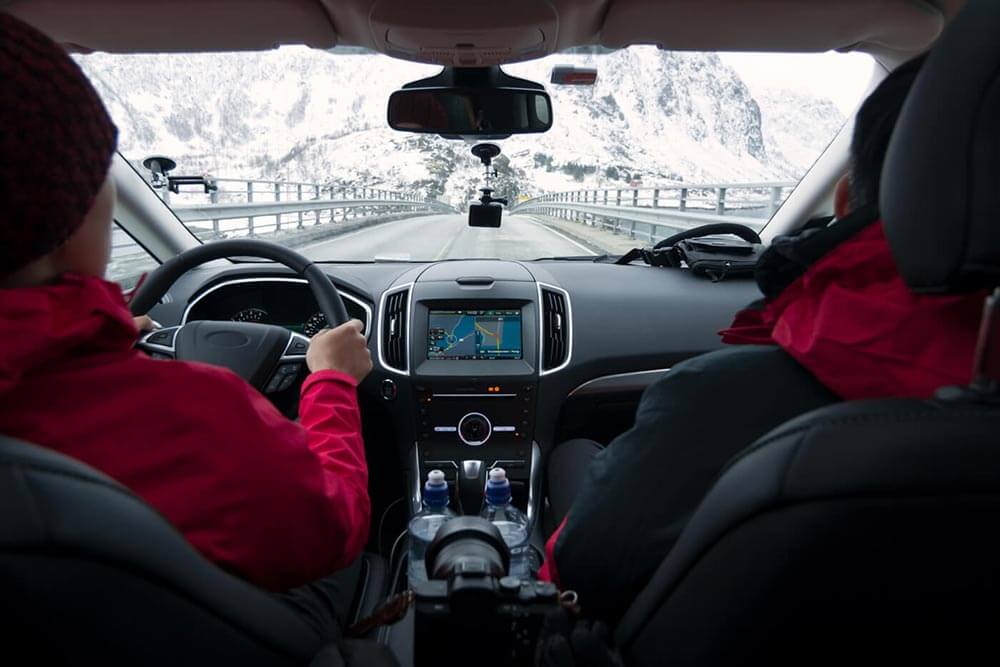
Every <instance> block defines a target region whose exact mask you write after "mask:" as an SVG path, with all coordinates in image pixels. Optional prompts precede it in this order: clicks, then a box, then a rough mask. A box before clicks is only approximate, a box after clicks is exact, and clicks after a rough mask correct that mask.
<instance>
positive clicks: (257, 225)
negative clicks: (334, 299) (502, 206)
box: [158, 177, 453, 240]
mask: <svg viewBox="0 0 1000 667" xmlns="http://www.w3.org/2000/svg"><path fill="white" fill-rule="evenodd" d="M206 181H207V182H208V184H209V186H208V187H205V188H202V189H200V190H198V191H190V190H182V191H181V192H179V193H173V194H172V193H171V192H170V191H169V190H167V189H166V188H160V189H159V190H158V193H159V194H160V196H161V197H162V198H163V200H164V201H165V202H167V203H168V204H170V206H171V209H172V210H173V212H174V214H175V215H176V216H177V217H178V219H180V220H181V222H184V223H196V222H204V223H206V224H205V225H201V226H199V225H188V227H189V228H192V231H194V232H195V233H196V234H197V235H198V236H199V237H201V238H202V239H203V240H207V239H216V238H225V237H228V236H259V235H261V234H269V233H279V232H282V231H288V232H293V231H294V230H305V229H307V228H308V229H311V228H312V227H314V226H316V225H330V224H338V225H339V224H341V223H352V225H353V223H354V222H355V221H358V222H363V221H364V220H365V219H367V220H369V221H372V222H374V221H380V220H384V219H387V218H388V219H391V218H392V217H398V216H401V215H406V216H415V215H430V214H434V213H447V212H451V211H452V210H453V209H452V208H451V207H450V206H448V205H447V204H443V203H441V202H437V201H426V200H423V199H420V198H419V197H418V196H417V195H415V194H413V193H408V192H396V191H392V190H385V189H382V188H369V187H342V186H336V185H323V184H320V183H299V182H289V181H263V180H243V179H234V178H211V177H206ZM234 185H235V187H234ZM206 190H207V191H206ZM317 231H318V230H317Z"/></svg>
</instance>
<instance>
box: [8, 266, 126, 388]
mask: <svg viewBox="0 0 1000 667" xmlns="http://www.w3.org/2000/svg"><path fill="white" fill-rule="evenodd" d="M138 333H139V332H138V330H137V329H136V328H135V324H134V322H133V321H132V315H131V314H130V313H129V311H128V308H127V307H126V306H125V300H124V298H123V297H122V292H121V288H119V287H118V285H116V284H115V283H111V282H108V281H106V280H101V279H100V278H94V277H89V276H80V275H74V274H67V275H65V276H63V277H62V279H61V280H60V281H59V282H58V283H55V284H52V285H43V286H40V287H17V288H11V289H0V400H2V397H3V396H4V395H5V394H6V393H8V392H9V391H11V390H12V389H13V388H15V387H16V386H17V383H18V382H19V381H20V379H21V378H22V377H23V376H25V375H26V374H29V373H31V372H32V371H33V370H34V369H42V368H45V367H47V366H50V365H52V364H61V363H74V362H78V361H80V360H85V359H87V358H88V356H89V355H93V354H95V353H100V352H104V351H121V350H123V349H128V348H129V347H131V346H132V344H133V343H134V342H135V340H136V337H137V336H138Z"/></svg>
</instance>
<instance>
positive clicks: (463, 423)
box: [458, 412, 493, 447]
mask: <svg viewBox="0 0 1000 667" xmlns="http://www.w3.org/2000/svg"><path fill="white" fill-rule="evenodd" d="M492 434H493V425H492V424H490V420H489V419H487V418H486V415H484V414H482V413H480V412H470V413H469V414H467V415H465V416H464V417H462V418H461V419H460V420H459V422H458V437H459V438H460V439H461V440H462V442H464V443H465V444H467V445H469V446H470V447H478V446H479V445H482V444H485V443H486V441H487V440H489V439H490V435H492Z"/></svg>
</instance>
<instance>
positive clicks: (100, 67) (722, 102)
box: [78, 47, 844, 203]
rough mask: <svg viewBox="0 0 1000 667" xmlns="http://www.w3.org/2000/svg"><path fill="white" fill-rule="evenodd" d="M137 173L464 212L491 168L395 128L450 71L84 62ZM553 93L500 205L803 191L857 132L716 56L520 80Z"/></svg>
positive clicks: (370, 65) (305, 58) (191, 58)
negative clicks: (163, 162)
mask: <svg viewBox="0 0 1000 667" xmlns="http://www.w3.org/2000/svg"><path fill="white" fill-rule="evenodd" d="M78 61H79V62H80V63H81V65H82V66H83V68H84V70H85V71H86V72H87V73H88V74H89V75H90V77H91V79H92V80H93V81H94V83H95V85H96V86H97V88H98V90H99V91H100V93H101V95H102V96H103V98H104V100H105V102H106V104H107V105H108V107H109V109H110V110H111V113H112V116H113V117H114V118H115V121H116V123H117V124H118V125H119V128H120V131H121V139H120V149H121V151H122V153H123V154H124V155H125V156H126V157H127V158H129V159H130V160H134V161H138V160H141V158H142V157H144V156H146V155H149V154H152V153H159V154H165V155H169V156H171V157H173V158H174V159H176V160H177V162H178V164H179V167H178V172H183V173H200V172H209V173H212V174H214V175H216V176H220V177H221V176H226V177H240V178H249V177H253V178H262V179H278V178H284V179H288V180H301V181H308V182H322V183H335V184H338V185H342V186H352V185H358V186H361V185H365V186H373V187H383V188H391V189H406V190H412V191H415V192H418V193H420V194H422V195H427V196H432V197H440V198H442V199H444V200H448V201H451V202H453V203H458V202H461V201H465V200H468V199H469V198H471V197H472V195H473V194H474V193H475V190H476V188H478V187H480V185H481V183H480V181H481V175H482V167H481V165H480V164H479V163H478V161H477V160H476V159H475V158H473V157H472V156H471V154H470V153H469V147H470V146H469V145H468V144H466V143H464V142H462V141H448V140H445V139H442V138H440V137H435V136H428V135H416V134H405V133H400V132H395V131H393V130H391V129H389V128H388V127H387V126H386V124H385V104H386V100H387V99H388V96H389V94H390V93H391V92H392V91H393V90H395V89H396V88H398V87H399V86H400V85H401V84H403V83H405V82H406V81H409V80H412V79H417V78H421V77H424V76H429V75H431V74H433V73H435V72H436V71H437V68H435V67H431V66H426V65H419V64H414V63H406V62H401V61H397V60H392V59H390V58H387V57H385V56H376V55H331V54H327V53H323V52H319V51H311V50H309V49H306V48H302V47H292V48H282V49H280V50H277V51H271V52H267V53H241V54H199V55H161V56H156V55H128V56H122V55H111V54H94V55H88V56H79V57H78ZM554 64H578V65H587V66H595V67H597V68H598V72H599V73H598V80H597V84H596V85H595V86H593V87H563V86H552V85H550V84H548V78H549V72H550V70H551V68H552V66H553V65H554ZM506 69H507V71H508V72H510V73H511V74H513V75H515V76H523V77H526V78H530V79H533V80H536V81H540V82H543V83H546V88H547V89H548V90H549V93H550V94H551V95H552V99H553V104H554V119H555V120H554V125H553V128H552V130H551V131H549V132H547V133H545V134H541V135H523V136H515V137H512V138H510V139H507V140H505V141H502V142H499V143H500V145H501V147H502V149H503V156H502V157H501V158H500V159H499V160H498V161H497V163H496V164H497V167H498V170H499V171H500V174H501V178H500V181H499V182H498V184H497V187H498V190H499V191H500V193H501V194H507V195H510V196H516V195H517V194H519V193H520V194H536V193H539V192H542V191H551V190H565V189H570V188H574V189H579V188H590V187H627V186H628V184H629V183H635V182H641V183H642V184H643V185H658V184H666V183H669V182H675V181H687V182H693V181H760V180H772V179H782V180H783V179H797V178H799V177H800V176H801V175H802V173H804V172H805V170H806V169H807V168H808V167H809V165H811V164H812V162H813V161H814V160H815V158H816V157H817V156H818V155H819V153H820V152H821V151H822V149H823V148H824V147H825V146H826V145H827V143H828V142H829V141H830V139H831V138H832V137H833V135H834V133H835V132H836V130H837V128H839V127H840V125H841V124H842V123H843V120H844V118H843V115H842V114H841V113H840V112H839V111H838V109H837V107H836V106H834V105H833V104H832V103H831V102H830V101H828V100H823V99H817V98H814V97H808V96H805V95H803V94H801V93H796V92H789V91H764V93H763V94H761V95H760V97H759V98H756V99H755V98H754V96H753V95H752V94H751V91H750V89H749V88H748V87H747V86H746V85H745V84H744V82H743V81H742V80H741V79H740V77H739V76H738V74H737V73H736V72H735V71H734V70H733V69H732V68H731V67H729V66H728V65H726V64H724V63H723V62H722V61H721V60H720V59H719V57H718V56H717V55H715V54H700V53H674V52H665V51H660V50H657V49H656V48H653V47H631V48H629V49H625V50H621V51H617V52H615V53H611V54H608V55H561V56H552V57H549V58H545V59H542V60H539V61H534V62H529V63H521V64H518V65H512V66H510V67H508V68H506Z"/></svg>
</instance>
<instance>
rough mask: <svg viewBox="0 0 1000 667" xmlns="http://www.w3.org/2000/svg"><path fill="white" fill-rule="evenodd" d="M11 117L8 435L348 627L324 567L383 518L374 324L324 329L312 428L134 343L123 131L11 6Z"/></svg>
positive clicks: (2, 328)
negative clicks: (373, 433)
mask: <svg viewBox="0 0 1000 667" xmlns="http://www.w3.org/2000/svg"><path fill="white" fill-rule="evenodd" d="M66 110H72V112H71V113H67V112H66ZM0 127H2V128H3V131H2V132H0V155H2V156H3V159H2V160H0V433H3V434H4V435H8V436H12V437H16V438H20V439H23V440H26V441H28V442H32V443H35V444H37V445H41V446H43V447H49V448H51V449H54V450H56V451H58V452H61V453H63V454H66V455H68V456H71V457H73V458H76V459H79V460H80V461H83V462H84V463H87V464H89V465H91V466H93V467H95V468H97V469H98V470H101V471H103V472H104V473H106V474H107V475H109V476H110V477H112V478H114V479H116V480H117V481H119V482H120V483H122V484H123V485H125V486H126V487H128V488H130V489H131V490H132V491H134V492H135V493H137V494H138V495H139V496H141V497H142V498H144V499H145V500H146V501H147V502H149V503H150V504H151V505H152V506H153V507H155V508H156V509H158V510H159V511H160V512H161V513H162V514H163V515H164V516H165V517H166V518H167V519H168V520H169V521H170V522H171V523H172V524H173V525H174V526H176V527H177V528H178V530H180V531H181V532H182V533H183V534H184V535H185V537H187V539H188V540H189V541H190V542H191V544H192V545H194V547H195V548H196V549H198V550H199V551H200V552H201V553H202V554H204V555H205V556H206V557H207V558H209V559H211V560H212V561H214V562H215V563H217V564H218V565H219V566H220V567H222V568H224V569H226V570H228V571H229V572H232V573H233V574H236V575H238V576H240V577H243V578H245V579H246V580H248V581H250V582H252V583H254V584H256V585H258V586H260V587H262V588H265V589H268V590H271V591H286V590H287V589H290V588H293V587H297V586H302V585H304V584H307V583H309V582H316V583H315V584H314V585H310V586H309V587H307V588H305V589H302V590H300V591H297V592H295V593H292V594H290V600H289V602H290V604H291V606H293V607H294V608H296V609H299V610H301V611H302V612H303V613H304V614H305V615H306V617H307V620H308V621H309V622H311V623H314V624H315V625H316V627H317V628H318V629H319V630H320V631H321V632H324V633H332V632H335V628H332V627H331V626H330V624H331V623H332V622H333V619H332V618H331V617H330V614H329V612H328V611H326V610H329V609H330V608H331V606H332V608H333V609H334V610H336V611H338V612H339V613H341V614H342V613H344V611H345V607H346V606H347V605H349V604H350V600H351V597H352V596H353V592H354V591H353V588H352V587H351V586H350V584H349V583H346V584H345V580H344V579H337V578H336V577H333V578H330V577H329V575H331V574H332V573H334V572H336V571H337V570H342V569H343V568H347V567H348V566H350V565H351V564H352V563H354V562H355V561H356V560H357V558H358V556H359V554H360V553H361V551H362V549H363V547H364V545H365V543H366V541H367V538H368V528H369V519H370V512H371V508H370V503H369V498H368V471H367V466H366V463H365V452H364V444H363V442H362V439H361V417H360V414H359V411H358V403H357V396H356V391H355V387H356V385H357V383H358V382H360V381H361V380H362V379H363V378H364V377H365V376H366V375H367V374H368V372H369V371H370V370H371V367H372V362H371V355H370V353H369V351H368V347H367V343H366V341H365V338H364V336H363V335H362V333H361V331H362V324H361V323H360V322H358V321H357V320H353V321H351V322H349V323H347V324H344V325H343V326H340V327H337V328H336V329H333V330H332V331H324V332H321V333H319V334H317V335H316V336H315V337H314V338H313V339H312V342H311V344H310V347H309V351H308V354H307V357H306V364H307V365H308V367H309V370H310V371H311V374H310V375H309V377H308V379H307V380H306V381H305V382H304V383H303V385H302V392H301V403H300V408H299V413H300V417H301V424H298V423H295V422H292V421H290V420H288V419H286V418H285V417H284V416H282V415H281V414H280V413H279V412H278V410H277V409H275V407H274V406H273V405H272V404H271V403H270V402H269V401H268V400H267V399H265V398H264V397H263V396H262V395H260V394H259V393H258V392H257V391H256V390H254V389H253V388H251V387H250V386H249V385H248V384H247V383H246V382H244V381H243V380H242V379H241V378H239V377H238V376H237V375H236V374H234V373H232V372H231V371H229V370H226V369H222V368H217V367H214V366H208V365H204V364H197V363H183V362H178V361H157V360H153V359H151V358H149V357H147V356H146V355H145V354H143V353H141V352H138V351H136V350H134V349H133V347H132V346H133V343H134V342H135V340H136V338H137V336H138V334H139V332H138V330H137V327H136V323H134V322H133V318H132V316H131V314H130V313H129V311H128V309H127V308H126V305H125V301H124V300H123V297H122V293H121V290H120V289H119V287H118V286H117V285H115V284H114V283H110V282H107V281H105V280H103V279H102V276H103V275H104V272H105V268H106V266H107V263H108V259H109V254H110V237H111V225H112V215H113V209H114V204H115V196H116V195H115V186H114V182H113V181H112V180H111V179H110V178H109V176H108V172H109V168H110V165H111V160H112V157H113V155H114V152H115V146H116V135H117V130H116V129H115V127H114V125H113V124H112V122H111V120H110V118H109V117H108V115H107V112H106V111H105V109H104V106H103V105H102V104H101V101H100V100H99V98H98V96H97V94H96V92H95V91H94V89H93V88H92V87H91V86H90V84H89V82H88V81H87V79H86V77H85V76H84V74H83V73H82V72H81V71H80V69H79V68H78V67H77V66H76V64H75V63H74V62H73V61H72V60H71V59H70V58H69V57H68V56H67V54H66V53H65V52H64V51H63V50H62V49H61V48H60V47H59V46H58V45H56V44H55V43H54V42H52V41H51V40H49V39H48V38H47V37H45V36H44V35H42V34H41V33H39V32H37V31H36V30H34V29H33V28H30V27H28V26H27V25H25V24H24V23H21V22H20V21H18V20H16V19H14V18H12V17H10V16H8V15H4V14H2V13H0ZM324 577H325V578H326V579H324ZM316 580H321V581H318V582H317V581H316ZM347 580H348V581H349V577H347ZM345 589H346V590H345ZM345 600H346V602H345ZM341 620H342V619H341Z"/></svg>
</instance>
